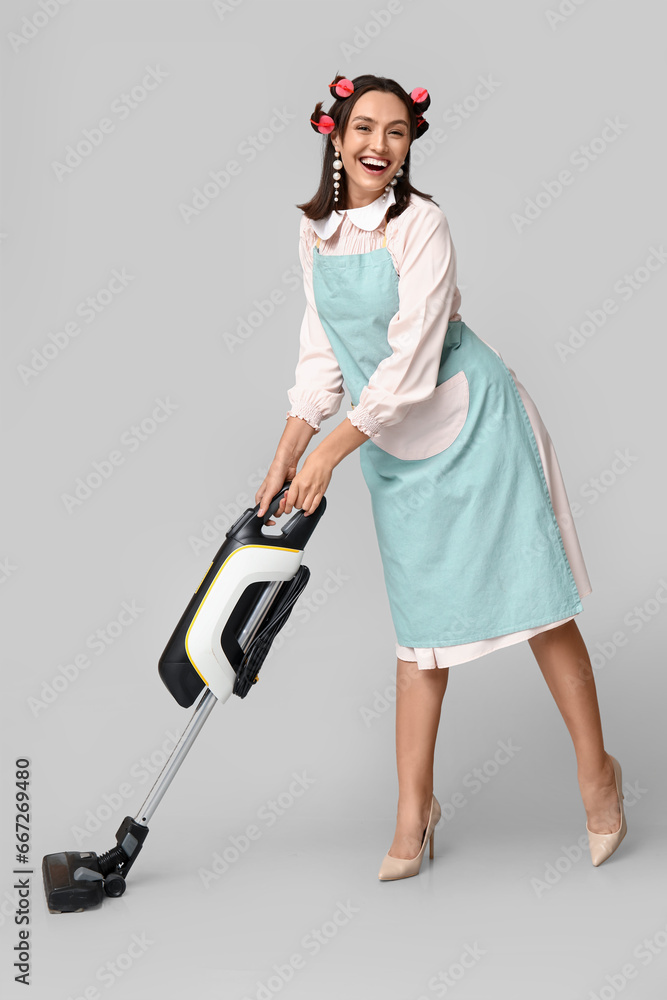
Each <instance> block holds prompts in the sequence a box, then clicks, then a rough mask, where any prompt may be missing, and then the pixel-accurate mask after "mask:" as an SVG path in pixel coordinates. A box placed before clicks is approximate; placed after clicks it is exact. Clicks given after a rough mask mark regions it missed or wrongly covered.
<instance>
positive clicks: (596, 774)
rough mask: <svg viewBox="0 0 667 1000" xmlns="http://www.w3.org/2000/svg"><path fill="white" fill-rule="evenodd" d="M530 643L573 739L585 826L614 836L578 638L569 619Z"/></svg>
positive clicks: (617, 816) (609, 770)
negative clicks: (584, 812) (586, 824)
mask: <svg viewBox="0 0 667 1000" xmlns="http://www.w3.org/2000/svg"><path fill="white" fill-rule="evenodd" d="M528 642H529V644H530V648H531V649H532V651H533V653H534V655H535V659H536V660H537V662H538V664H539V667H540V670H541V671H542V674H543V675H544V679H545V681H546V682H547V685H548V687H549V690H550V691H551V694H552V695H553V697H554V700H555V702H556V704H557V706H558V709H559V711H560V713H561V715H562V717H563V720H564V722H565V725H566V726H567V729H568V731H569V733H570V736H571V737H572V742H573V744H574V751H575V754H576V758H577V777H578V780H579V790H580V792H581V798H582V801H583V803H584V808H585V810H586V821H587V823H588V826H589V828H590V829H591V830H592V831H593V832H595V833H612V832H614V831H616V830H617V829H618V825H619V823H620V821H621V813H620V809H619V804H618V796H617V793H616V783H615V780H614V768H613V764H612V762H611V758H610V757H609V754H608V753H607V752H606V750H605V748H604V739H603V736H602V723H601V721H600V710H599V706H598V700H597V690H596V687H595V677H594V676H593V668H592V666H591V661H590V657H589V655H588V650H587V649H586V644H585V643H584V640H583V638H582V636H581V632H580V631H579V629H578V627H577V624H576V622H575V621H574V619H572V620H571V621H569V622H565V624H564V625H559V626H558V627H557V628H552V629H547V631H546V632H539V633H538V634H537V635H534V636H533V637H532V638H530V639H529V640H528Z"/></svg>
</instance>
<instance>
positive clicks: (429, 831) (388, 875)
mask: <svg viewBox="0 0 667 1000" xmlns="http://www.w3.org/2000/svg"><path fill="white" fill-rule="evenodd" d="M441 816H442V811H441V809H440V803H439V802H438V800H437V799H436V797H435V795H433V796H432V798H431V811H430V813H429V816H428V823H427V824H426V829H425V830H424V839H423V840H422V846H421V849H420V851H419V854H417V855H416V856H415V857H414V858H394V857H392V856H391V855H390V854H389V852H388V851H387V853H386V854H385V856H384V858H383V859H382V864H381V865H380V871H379V872H378V878H379V879H381V880H382V881H383V882H385V881H389V880H391V879H397V878H408V877H409V876H410V875H418V874H419V869H420V868H421V863H422V858H423V856H424V848H425V847H426V843H427V841H430V845H431V846H430V850H429V857H430V858H432V857H433V834H434V831H435V828H436V826H437V825H438V823H439V822H440V817H441Z"/></svg>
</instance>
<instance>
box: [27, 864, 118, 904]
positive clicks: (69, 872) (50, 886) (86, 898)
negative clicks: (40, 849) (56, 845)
mask: <svg viewBox="0 0 667 1000" xmlns="http://www.w3.org/2000/svg"><path fill="white" fill-rule="evenodd" d="M81 869H85V871H86V872H90V875H91V876H92V877H90V876H89V877H88V878H81V877H79V878H77V877H76V873H77V872H78V873H79V876H81V875H82V874H83V872H82V871H81ZM95 875H97V876H98V877H97V878H96V877H95ZM42 876H43V878H44V891H45V892H46V901H47V903H48V907H49V910H50V911H51V913H76V912H77V911H79V910H89V909H90V908H91V907H93V906H97V905H98V904H99V903H101V902H102V900H103V899H104V895H105V893H104V879H103V876H102V873H101V872H100V869H99V865H98V864H97V855H96V854H93V853H92V852H90V851H88V852H85V853H84V854H80V853H79V852H78V851H61V852H60V853H59V854H47V855H46V856H45V857H44V859H43V861H42Z"/></svg>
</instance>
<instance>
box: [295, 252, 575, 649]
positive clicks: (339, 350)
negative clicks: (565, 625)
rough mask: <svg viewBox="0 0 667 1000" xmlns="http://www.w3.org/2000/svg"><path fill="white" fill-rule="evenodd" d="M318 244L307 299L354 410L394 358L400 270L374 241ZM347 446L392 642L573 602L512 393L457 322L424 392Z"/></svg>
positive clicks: (527, 427) (464, 635) (496, 630)
mask: <svg viewBox="0 0 667 1000" xmlns="http://www.w3.org/2000/svg"><path fill="white" fill-rule="evenodd" d="M319 242H320V241H319V240H318V241H317V244H318V245H316V246H315V247H313V292H314V296H315V303H316V306H317V311H318V314H319V317H320V320H321V322H322V325H323V327H324V329H325V331H326V333H327V336H328V338H329V341H330V343H331V347H332V349H333V351H334V354H335V355H336V359H337V361H338V364H339V367H340V369H341V372H342V375H343V379H344V381H345V383H346V386H347V389H348V390H349V393H350V396H351V399H352V405H353V406H356V405H357V404H358V402H359V396H360V394H361V391H362V389H363V388H364V386H365V385H367V384H368V380H369V378H370V376H371V375H372V374H373V372H374V371H375V369H376V368H377V366H378V365H379V363H380V362H381V361H382V360H383V359H384V358H386V357H388V356H389V355H390V354H391V353H392V350H391V347H390V345H389V341H388V337H387V331H388V327H389V323H390V320H391V319H392V317H393V316H394V315H395V314H396V312H397V311H398V309H399V295H398V274H397V273H396V269H395V267H394V263H393V260H392V257H391V254H390V253H389V251H388V250H387V248H386V246H385V245H383V246H381V247H378V248H377V249H375V250H371V251H368V252H366V253H358V254H321V253H320V251H319ZM384 243H385V244H386V236H385V241H384ZM359 454H360V463H361V470H362V474H363V476H364V479H365V481H366V484H367V486H368V489H369V491H370V496H371V505H372V511H373V520H374V523H375V530H376V535H377V540H378V546H379V550H380V556H381V559H382V566H383V571H384V578H385V585H386V589H387V596H388V599H389V606H390V611H391V616H392V620H393V623H394V627H395V630H396V639H397V641H398V643H399V644H400V645H402V646H412V647H421V648H424V647H437V646H453V645H458V644H460V643H468V642H475V641H477V640H480V639H489V638H492V637H494V636H499V635H506V634H508V633H511V632H519V631H523V630H524V629H529V628H534V627H536V626H538V625H543V624H547V623H550V622H555V621H560V620H561V619H562V618H566V617H568V616H570V615H575V614H577V613H578V612H580V611H581V610H582V608H583V606H582V603H581V599H580V597H579V592H578V590H577V586H576V583H575V580H574V577H573V575H572V570H571V568H570V564H569V562H568V559H567V555H566V553H565V548H564V546H563V540H562V537H561V533H560V529H559V527H558V522H557V520H556V515H555V513H554V510H553V506H552V503H551V497H550V494H549V489H548V486H547V482H546V479H545V476H544V469H543V466H542V462H541V459H540V455H539V451H538V448H537V442H536V440H535V435H534V433H533V429H532V426H531V423H530V419H529V417H528V414H527V412H526V410H525V407H524V405H523V402H522V400H521V397H520V395H519V391H518V389H517V387H516V385H515V383H514V380H513V378H512V375H511V373H510V370H509V368H508V367H507V366H506V365H505V363H504V361H503V360H502V358H501V357H500V355H499V354H498V353H497V352H496V351H494V350H493V348H491V347H490V346H489V345H488V344H486V342H485V341H483V340H482V339H481V338H479V337H478V336H477V335H476V334H475V333H473V331H472V330H471V329H470V328H469V327H468V326H467V325H466V324H465V323H464V322H463V320H455V321H450V322H449V324H448V327H447V334H446V337H445V341H444V346H443V350H442V355H441V360H440V368H439V373H438V379H437V387H436V389H435V391H434V393H433V395H432V396H431V397H430V399H428V400H426V401H423V402H419V403H415V404H414V405H413V406H412V407H410V408H409V410H408V411H407V414H406V416H405V417H404V418H403V419H402V420H401V421H400V422H399V423H398V424H395V425H394V426H392V427H384V428H383V429H382V431H381V433H380V435H379V436H378V437H376V438H375V439H370V438H369V439H368V440H367V441H364V443H363V444H362V445H361V446H360V448H359Z"/></svg>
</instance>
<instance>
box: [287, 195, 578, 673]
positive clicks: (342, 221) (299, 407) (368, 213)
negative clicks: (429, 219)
mask: <svg viewBox="0 0 667 1000" xmlns="http://www.w3.org/2000/svg"><path fill="white" fill-rule="evenodd" d="M393 201H394V197H393V190H392V191H391V193H390V196H389V198H388V200H384V201H383V199H382V196H380V197H379V198H378V199H376V200H375V201H374V202H371V204H369V205H365V206H363V207H361V208H356V209H349V210H347V211H344V212H340V213H339V212H332V213H331V214H330V215H329V216H328V217H327V218H325V219H319V220H311V219H308V218H307V217H306V216H305V215H303V216H302V218H301V224H300V238H299V257H300V260H301V266H302V268H303V275H304V292H305V297H306V310H305V314H304V317H303V321H302V324H301V331H300V353H299V361H298V364H297V367H296V372H295V376H296V383H295V385H294V386H292V387H291V388H290V389H289V390H288V398H289V401H290V403H291V404H292V408H291V409H290V410H289V412H288V414H287V415H288V416H293V417H300V418H302V419H303V420H305V421H307V423H309V424H310V425H311V426H312V427H314V428H315V431H316V433H319V430H320V423H321V421H322V420H324V419H326V418H328V417H330V416H333V415H334V414H335V413H337V412H338V410H339V408H340V406H341V403H342V401H343V398H344V395H345V392H344V388H343V378H342V374H341V372H340V368H339V366H338V362H337V360H336V356H335V354H334V352H333V349H332V347H331V344H330V343H329V340H328V338H327V335H326V332H325V330H324V327H323V326H322V323H321V321H320V319H319V316H318V313H317V308H316V306H315V299H314V295H313V281H312V255H313V246H314V244H315V242H316V241H318V240H319V242H318V249H319V252H320V253H321V254H357V253H366V252H368V251H370V250H375V249H377V248H378V247H380V246H382V245H383V240H384V238H385V226H384V221H383V220H384V214H385V212H386V210H387V208H388V206H389V204H391V203H392V202H393ZM420 203H421V199H420V200H419V202H418V203H417V204H418V205H419V204H420ZM421 212H422V209H419V208H418V210H416V211H408V210H406V211H404V212H403V213H402V214H401V215H400V216H398V217H397V218H395V219H391V220H390V221H389V223H388V224H387V226H386V244H385V245H386V247H387V250H388V251H389V253H390V255H391V257H392V260H393V262H394V266H395V268H396V271H397V273H398V274H399V275H400V273H401V262H402V260H403V259H404V258H405V259H407V253H408V251H407V250H406V248H409V247H410V245H411V241H412V245H413V246H414V237H415V231H416V229H418V228H419V226H420V223H422V218H421ZM448 251H449V254H450V258H451V260H450V263H451V266H450V268H449V269H448V275H449V286H448V288H447V290H446V297H447V302H448V306H447V308H448V309H449V318H450V320H458V319H461V314H460V312H459V308H460V304H461V294H460V291H459V289H458V287H457V284H456V254H455V251H454V247H453V245H452V244H451V242H450V244H449V247H448ZM413 271H414V269H413ZM424 274H425V284H424V288H423V290H422V296H425V295H426V287H427V285H426V282H427V281H428V262H427V261H425V264H424ZM411 281H412V286H411V287H412V288H413V292H414V294H415V296H416V297H418V298H419V297H420V286H419V281H418V275H415V274H414V273H413V274H412V276H411ZM478 336H479V335H478ZM406 339H407V338H406ZM480 339H482V338H480ZM412 343H413V344H414V339H413V341H412ZM484 343H485V344H487V346H488V347H490V348H491V350H493V351H495V353H496V354H497V355H498V356H499V357H500V352H499V351H497V350H496V348H495V347H493V346H492V345H491V344H488V343H487V341H484ZM401 349H402V348H401V344H400V343H399V344H397V345H396V347H395V348H394V350H395V351H398V352H400V351H401ZM420 349H422V350H424V351H426V350H428V345H427V344H426V343H425V342H424V343H423V345H420ZM425 370H426V364H425V363H424V360H423V359H422V358H420V357H419V356H416V355H415V354H413V355H412V356H411V358H410V367H409V371H410V374H411V379H410V380H408V379H404V384H405V385H407V386H408V389H409V388H410V387H412V388H414V386H415V384H416V382H418V380H419V376H420V372H422V371H425ZM509 371H510V373H511V375H512V378H513V379H514V382H515V384H516V387H517V390H518V392H519V394H520V396H521V399H522V401H523V404H524V407H525V409H526V412H527V414H528V417H529V419H530V422H531V425H532V428H533V433H534V435H535V440H536V442H537V446H538V450H539V453H540V458H541V461H542V465H543V468H544V475H545V479H546V482H547V486H548V489H549V493H550V496H551V502H552V506H553V509H554V513H555V515H556V520H557V522H558V526H559V529H560V532H561V536H562V539H563V546H564V548H565V552H566V555H567V558H568V561H569V563H570V567H571V569H572V575H573V577H574V580H575V583H576V586H577V590H578V592H579V596H580V597H585V596H586V595H588V594H590V593H591V592H592V587H591V584H590V580H589V577H588V573H587V571H586V565H585V563H584V558H583V554H582V551H581V547H580V544H579V539H578V537H577V533H576V530H575V527H574V522H573V518H572V514H571V511H570V506H569V502H568V497H567V492H566V489H565V483H564V481H563V476H562V473H561V469H560V466H559V463H558V458H557V456H556V451H555V449H554V446H553V443H552V441H551V438H550V436H549V433H548V431H547V429H546V427H545V425H544V423H543V421H542V419H541V417H540V414H539V412H538V410H537V407H536V406H535V403H534V402H533V400H532V399H531V397H530V395H529V394H528V392H527V391H526V389H525V388H524V386H523V385H522V384H521V382H520V381H519V380H518V378H517V377H516V374H515V372H514V371H513V369H511V368H509ZM391 391H392V395H393V397H396V396H398V394H399V392H400V391H401V387H399V386H396V387H395V388H394V387H391ZM404 391H407V390H404ZM388 399H389V396H388V394H387V392H386V386H385V388H384V391H383V392H380V391H377V392H376V393H375V394H374V393H373V391H372V390H369V389H368V388H366V389H365V390H364V392H363V393H362V397H361V399H360V400H359V405H358V406H357V407H356V410H355V408H354V407H353V408H352V409H351V410H348V412H347V416H348V418H349V419H350V421H351V422H352V423H353V424H354V425H355V426H356V427H358V428H359V429H360V430H362V431H363V432H364V433H366V434H369V435H371V436H372V435H374V434H375V433H377V430H378V428H379V427H380V426H381V422H382V418H383V416H384V409H383V408H386V412H387V413H389V412H390V409H391V403H390V402H387V400H388ZM573 617H574V615H571V616H570V617H569V618H564V619H561V620H560V621H555V622H550V623H549V624H547V625H540V626H538V627H536V628H532V629H526V630H524V631H521V632H511V633H508V634H505V635H500V636H495V637H492V638H488V639H482V640H479V641H476V642H466V643H460V644H458V645H451V646H438V647H431V648H414V647H408V646H402V645H400V644H399V643H396V654H397V656H398V657H400V658H401V659H403V660H412V661H416V662H417V665H418V667H419V668H420V669H431V668H434V667H436V666H437V667H449V666H452V665H453V664H455V663H464V662H467V661H469V660H474V659H477V658H478V657H480V656H483V655H484V654H485V653H489V652H492V651H493V650H495V649H500V648H502V647H504V646H509V645H512V644H513V643H516V642H520V641H522V640H524V639H528V638H530V637H531V636H533V635H536V634H537V633H538V632H544V631H546V630H547V629H552V628H556V627H557V626H558V625H561V624H563V623H564V622H566V621H570V620H571V619H572V618H573Z"/></svg>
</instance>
